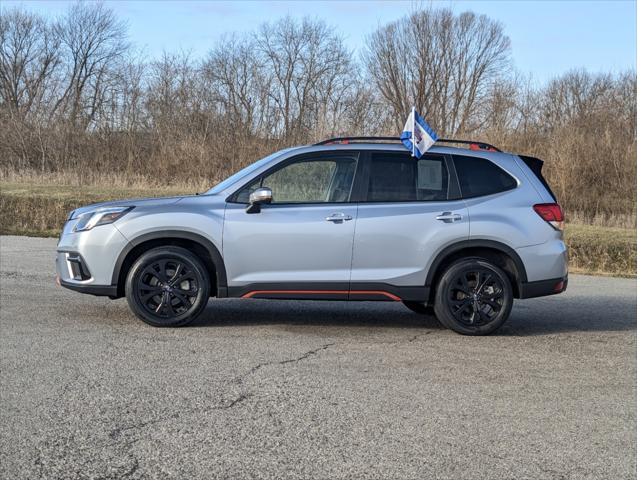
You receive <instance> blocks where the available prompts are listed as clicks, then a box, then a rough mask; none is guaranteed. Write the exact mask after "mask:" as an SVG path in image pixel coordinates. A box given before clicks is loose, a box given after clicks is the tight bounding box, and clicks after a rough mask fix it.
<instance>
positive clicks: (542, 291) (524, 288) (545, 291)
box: [520, 275, 568, 298]
mask: <svg viewBox="0 0 637 480" xmlns="http://www.w3.org/2000/svg"><path fill="white" fill-rule="evenodd" d="M567 286H568V275H565V276H564V277H561V278H552V279H549V280H540V281H538V282H522V284H521V285H520V298H535V297H545V296H547V295H556V294H558V293H562V292H563V291H565V290H566V287H567Z"/></svg>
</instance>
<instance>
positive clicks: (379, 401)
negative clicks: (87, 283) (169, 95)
mask: <svg viewBox="0 0 637 480" xmlns="http://www.w3.org/2000/svg"><path fill="white" fill-rule="evenodd" d="M55 243H56V242H55V240H53V239H36V238H24V237H2V238H0V253H1V254H0V260H1V261H0V327H1V332H0V333H1V335H0V361H1V363H0V387H1V388H0V402H1V405H0V427H1V436H0V477H2V478H6V479H32V478H131V479H140V478H311V479H328V478H329V479H331V478H343V479H344V478H348V479H349V478H383V479H384V478H386V479H422V478H453V479H457V478H469V479H478V478H488V479H492V478H515V479H519V478H534V479H536V478H540V479H543V478H546V479H571V478H573V479H575V478H578V479H579V478H608V479H621V478H626V479H628V478H636V477H637V460H636V458H637V375H636V373H637V347H636V337H637V336H636V331H637V281H636V280H627V279H617V278H602V277H588V276H578V275H573V276H571V281H570V284H569V290H568V291H567V292H566V293H565V294H563V295H559V296H554V297H547V298H541V299H533V300H526V301H516V303H515V306H514V308H513V313H512V317H511V319H510V320H509V322H508V323H507V324H506V325H505V326H504V327H503V328H502V330H501V331H500V332H499V333H498V334H497V335H493V336H490V337H482V338H472V337H463V336H460V335H457V334H455V333H453V332H451V331H449V330H445V329H443V328H442V327H441V326H440V325H439V324H438V323H437V322H436V320H435V319H434V318H433V317H421V316H419V315H416V314H414V313H412V312H410V311H409V310H407V309H406V308H405V307H403V306H402V305H401V304H399V303H367V302H361V303H336V302H282V301H278V302H277V301H266V300H218V301H211V302H210V305H209V306H208V309H207V310H206V311H205V314H204V315H203V318H201V319H200V320H199V321H198V322H197V323H196V324H194V325H193V326H191V327H186V328H182V329H172V330H170V329H155V328H152V327H149V326H147V325H145V324H143V323H142V322H140V321H138V320H137V319H135V318H134V317H133V315H132V314H131V313H129V310H128V308H127V305H126V302H125V300H117V301H110V300H108V299H104V298H97V297H91V296H87V295H80V294H77V293H74V292H70V291H67V290H64V289H61V288H59V287H56V286H55V284H54V281H53V274H54V264H53V258H54V249H55Z"/></svg>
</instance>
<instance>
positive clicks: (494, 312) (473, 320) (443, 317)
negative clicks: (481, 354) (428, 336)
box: [434, 258, 513, 335]
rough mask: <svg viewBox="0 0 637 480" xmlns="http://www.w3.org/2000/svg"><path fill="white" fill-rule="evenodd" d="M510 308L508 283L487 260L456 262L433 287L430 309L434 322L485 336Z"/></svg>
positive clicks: (511, 294) (468, 333) (493, 329)
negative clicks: (435, 317)
mask: <svg viewBox="0 0 637 480" xmlns="http://www.w3.org/2000/svg"><path fill="white" fill-rule="evenodd" d="M512 305H513V290H512V287H511V282H510V281H509V278H508V277H507V275H506V273H504V272H503V271H502V270H501V269H500V268H499V267H497V266H496V265H493V264H492V263H490V262H489V261H487V260H484V259H479V258H470V259H464V260H460V261H457V262H456V263H454V264H452V265H451V266H450V267H449V268H448V269H447V270H446V271H445V273H444V274H443V276H442V278H441V279H440V282H439V283H438V286H437V288H436V302H435V306H434V310H435V313H436V316H437V317H438V320H440V322H441V323H443V324H444V325H446V326H447V327H449V328H451V329H453V330H454V331H456V332H458V333H462V334H465V335H487V334H489V333H492V332H494V331H495V330H497V329H498V328H499V327H500V326H501V325H502V324H503V323H504V322H505V321H506V320H507V318H508V317H509V314H510V313H511V307H512Z"/></svg>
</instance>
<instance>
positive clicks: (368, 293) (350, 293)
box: [228, 282, 429, 302]
mask: <svg viewBox="0 0 637 480" xmlns="http://www.w3.org/2000/svg"><path fill="white" fill-rule="evenodd" d="M228 296H229V297H234V298H267V299H278V300H353V301H356V300H358V301H394V302H400V301H403V300H410V301H416V302H425V301H426V300H427V298H428V296H429V289H428V288H426V287H424V286H423V287H397V286H395V285H388V284H385V283H367V282H354V283H352V284H351V285H350V284H349V283H346V282H333V283H332V282H329V283H328V282H326V283H293V284H292V283H253V284H249V285H244V286H241V287H228Z"/></svg>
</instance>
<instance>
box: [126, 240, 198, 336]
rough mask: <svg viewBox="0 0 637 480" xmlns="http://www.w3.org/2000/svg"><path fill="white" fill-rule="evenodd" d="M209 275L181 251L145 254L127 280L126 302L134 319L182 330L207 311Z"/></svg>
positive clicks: (159, 250) (161, 249)
mask: <svg viewBox="0 0 637 480" xmlns="http://www.w3.org/2000/svg"><path fill="white" fill-rule="evenodd" d="M209 294H210V279H209V275H208V272H207V270H206V268H205V266H204V265H203V263H202V262H201V260H199V258H197V257H196V256H195V255H193V254H192V253H191V252H190V251H188V250H186V249H185V248H181V247H173V246H170V247H159V248H154V249H152V250H149V251H147V252H146V253H144V254H143V255H142V256H141V257H139V258H138V259H137V261H136V262H135V263H134V264H133V266H132V267H131V269H130V271H129V272H128V276H127V277H126V299H127V300H128V305H129V306H130V308H131V310H132V311H133V313H135V315H137V316H138V317H139V318H140V319H141V320H143V321H144V322H146V323H148V324H149V325H152V326H154V327H181V326H183V325H186V324H188V323H190V322H192V321H193V320H194V319H195V318H196V317H197V316H198V315H199V314H200V313H201V312H202V311H203V309H204V308H205V307H206V305H207V303H208V297H209Z"/></svg>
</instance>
